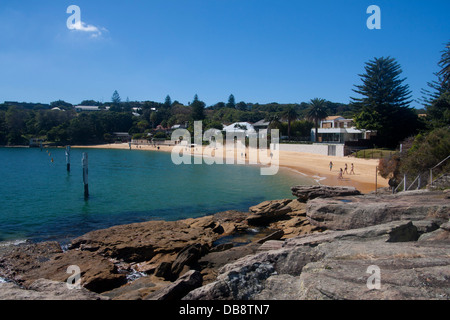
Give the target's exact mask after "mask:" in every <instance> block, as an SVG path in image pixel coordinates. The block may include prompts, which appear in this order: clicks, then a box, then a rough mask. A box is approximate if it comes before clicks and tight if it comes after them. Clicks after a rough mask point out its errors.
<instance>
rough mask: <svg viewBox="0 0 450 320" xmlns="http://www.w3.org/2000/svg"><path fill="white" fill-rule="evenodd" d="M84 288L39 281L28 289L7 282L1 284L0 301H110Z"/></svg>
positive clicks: (43, 280) (44, 280)
mask: <svg viewBox="0 0 450 320" xmlns="http://www.w3.org/2000/svg"><path fill="white" fill-rule="evenodd" d="M108 299H109V298H108V297H105V296H101V295H98V294H95V293H93V292H91V291H89V290H86V289H84V288H81V289H70V288H68V287H67V284H66V283H63V282H57V281H51V280H47V279H38V280H36V281H35V282H33V283H32V284H31V285H30V286H29V287H28V289H24V288H22V287H19V286H18V285H16V284H14V283H11V282H7V283H0V300H108Z"/></svg>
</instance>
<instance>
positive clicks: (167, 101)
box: [164, 95, 172, 108]
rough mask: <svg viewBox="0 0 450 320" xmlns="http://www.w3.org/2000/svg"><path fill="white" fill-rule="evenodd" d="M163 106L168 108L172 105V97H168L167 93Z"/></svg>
mask: <svg viewBox="0 0 450 320" xmlns="http://www.w3.org/2000/svg"><path fill="white" fill-rule="evenodd" d="M164 106H165V107H166V108H170V107H171V106H172V99H170V96H169V95H167V97H166V100H165V101H164Z"/></svg>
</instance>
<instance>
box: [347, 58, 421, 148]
mask: <svg viewBox="0 0 450 320" xmlns="http://www.w3.org/2000/svg"><path fill="white" fill-rule="evenodd" d="M365 71H366V72H365V73H364V74H360V75H359V76H360V77H361V81H362V84H360V85H355V88H356V89H353V91H354V92H355V93H357V94H359V95H360V96H361V97H357V98H353V97H352V98H351V100H352V104H353V105H354V106H355V107H356V115H355V123H356V126H357V127H358V128H359V129H368V130H376V131H377V137H376V143H377V145H379V146H384V147H391V148H392V147H397V145H398V144H399V142H400V141H401V140H403V139H404V138H406V137H408V136H410V135H411V134H413V133H415V131H416V130H417V127H418V118H417V116H416V114H415V113H414V111H413V110H412V109H411V108H410V107H409V104H410V103H411V102H412V100H411V91H410V90H409V86H408V85H407V84H403V83H404V81H405V80H406V78H400V75H401V73H402V70H401V67H400V65H399V64H398V62H397V61H396V60H395V59H394V58H391V57H387V58H384V57H381V58H374V60H370V61H369V62H367V63H366V66H365Z"/></svg>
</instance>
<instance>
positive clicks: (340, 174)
mask: <svg viewBox="0 0 450 320" xmlns="http://www.w3.org/2000/svg"><path fill="white" fill-rule="evenodd" d="M342 178H343V177H342V168H341V170H339V174H338V179H339V180H342Z"/></svg>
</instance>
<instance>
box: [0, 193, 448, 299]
mask: <svg viewBox="0 0 450 320" xmlns="http://www.w3.org/2000/svg"><path fill="white" fill-rule="evenodd" d="M292 192H293V195H294V196H295V197H296V198H297V199H282V200H274V201H266V202H263V203H261V204H259V205H257V206H254V207H251V208H249V211H248V212H238V211H226V212H221V213H217V214H215V215H212V216H206V217H201V218H195V219H186V220H180V221H149V222H143V223H136V224H130V225H122V226H116V227H112V228H109V229H105V230H97V231H92V232H89V233H87V234H85V235H83V236H81V237H79V238H76V239H74V240H73V241H72V242H71V244H70V245H69V247H68V248H67V250H64V251H63V250H62V248H61V247H60V245H59V244H58V243H56V242H43V243H24V244H20V245H15V246H4V247H0V278H3V279H6V281H7V282H5V283H0V299H38V300H43V299H77V300H95V299H117V300H138V299H148V300H180V299H185V300H201V299H207V300H210V299H215V300H218V299H226V300H228V299H238V300H241V299H255V300H257V299H265V300H272V299H283V300H295V299H449V298H450V267H449V266H450V246H449V245H450V225H449V215H450V201H449V199H450V193H449V192H446V191H439V190H434V191H431V190H423V191H412V192H404V193H400V194H396V195H392V194H389V193H382V194H377V195H375V194H367V195H362V194H360V192H359V191H358V190H356V189H354V188H347V187H327V186H321V187H317V186H312V187H293V188H292ZM69 266H76V267H77V268H79V270H80V271H81V278H80V279H81V286H82V287H81V289H69V288H68V286H67V281H68V279H69V277H72V276H73V274H72V273H68V267H69ZM371 268H372V269H371ZM373 268H375V269H373ZM371 270H378V274H377V276H378V278H377V279H376V280H377V281H378V284H379V286H378V287H376V288H373V287H372V286H371V285H370V284H371V283H372V282H373V277H372V278H371V276H372V274H371V273H370V272H371ZM371 281H372V282H371ZM69 282H70V281H69ZM69 284H70V283H69Z"/></svg>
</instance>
